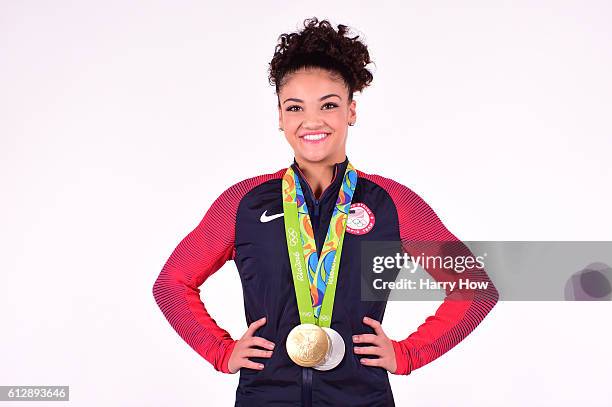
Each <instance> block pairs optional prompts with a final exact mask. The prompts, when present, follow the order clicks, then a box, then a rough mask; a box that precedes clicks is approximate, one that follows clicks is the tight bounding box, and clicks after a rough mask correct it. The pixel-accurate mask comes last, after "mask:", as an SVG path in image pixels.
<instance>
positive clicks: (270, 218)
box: [259, 209, 285, 223]
mask: <svg viewBox="0 0 612 407" xmlns="http://www.w3.org/2000/svg"><path fill="white" fill-rule="evenodd" d="M266 212H268V210H267V209H266V210H265V211H264V213H262V214H261V217H260V218H259V220H260V221H261V222H262V223H265V222H270V221H271V220H274V219H276V218H280V217H281V216H283V215H284V214H285V213H284V212H281V213H277V214H276V215H271V216H268V215H266Z"/></svg>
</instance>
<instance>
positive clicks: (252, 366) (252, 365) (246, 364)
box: [241, 359, 264, 370]
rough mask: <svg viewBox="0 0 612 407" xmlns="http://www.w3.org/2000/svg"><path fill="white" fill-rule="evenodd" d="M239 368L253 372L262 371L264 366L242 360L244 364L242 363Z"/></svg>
mask: <svg viewBox="0 0 612 407" xmlns="http://www.w3.org/2000/svg"><path fill="white" fill-rule="evenodd" d="M241 367H246V368H249V369H254V370H263V368H264V365H262V364H261V363H255V362H253V361H251V360H248V359H244V362H243V363H242V366H241Z"/></svg>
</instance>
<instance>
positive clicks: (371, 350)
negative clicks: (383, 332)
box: [353, 346, 383, 356]
mask: <svg viewBox="0 0 612 407" xmlns="http://www.w3.org/2000/svg"><path fill="white" fill-rule="evenodd" d="M353 349H354V351H355V353H359V354H361V355H378V356H381V355H382V354H383V349H382V348H381V347H379V346H359V347H355V348H353Z"/></svg>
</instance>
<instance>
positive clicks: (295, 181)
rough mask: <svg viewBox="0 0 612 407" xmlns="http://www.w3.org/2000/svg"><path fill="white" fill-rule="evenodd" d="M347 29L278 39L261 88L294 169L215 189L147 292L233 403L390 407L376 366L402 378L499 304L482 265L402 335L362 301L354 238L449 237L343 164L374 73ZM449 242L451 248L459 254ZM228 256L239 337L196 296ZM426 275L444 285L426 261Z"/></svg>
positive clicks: (317, 29)
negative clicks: (272, 98) (238, 296)
mask: <svg viewBox="0 0 612 407" xmlns="http://www.w3.org/2000/svg"><path fill="white" fill-rule="evenodd" d="M348 31H349V30H348V27H347V26H345V25H338V30H335V29H334V28H333V26H332V25H331V24H330V23H329V21H327V20H322V21H320V22H319V21H318V19H316V18H311V19H307V20H305V21H304V29H303V30H302V31H300V32H298V33H288V34H282V35H281V36H280V37H279V42H278V44H277V45H276V49H275V53H274V56H273V58H272V61H271V62H270V76H269V81H270V84H273V85H275V86H276V95H277V105H278V121H279V129H280V130H282V131H284V135H285V138H286V139H287V142H288V143H289V144H290V145H291V147H292V149H293V151H294V159H293V163H292V164H291V165H290V166H287V167H286V168H281V169H279V170H277V171H275V172H271V173H268V174H263V175H257V176H254V177H251V178H248V179H245V180H243V181H240V182H238V183H236V184H234V185H232V186H230V187H229V188H228V189H226V190H225V191H224V192H223V193H222V194H221V195H220V196H219V197H218V198H217V199H216V200H215V201H214V202H213V204H212V206H211V207H210V208H209V210H208V211H207V212H206V214H205V215H204V218H203V219H202V220H201V221H200V222H199V224H198V225H197V226H196V227H195V229H193V230H192V231H191V232H190V233H189V234H188V235H187V236H185V237H184V238H183V240H182V241H181V242H180V243H179V244H178V246H177V247H176V248H175V249H174V251H173V253H172V254H171V255H170V258H169V259H168V260H167V262H166V264H165V265H164V267H163V269H162V271H161V273H160V275H159V277H158V278H157V280H156V282H155V285H154V287H153V294H154V296H155V299H156V301H157V304H158V305H159V307H160V308H161V310H162V312H163V313H164V315H165V316H166V318H167V319H168V321H169V322H170V324H171V325H172V327H173V328H174V329H175V330H176V331H177V332H178V334H179V335H180V336H181V337H182V338H183V339H184V340H185V341H186V342H187V343H188V344H189V345H190V346H191V347H192V348H193V349H194V350H195V351H196V352H198V353H199V354H200V355H201V356H202V357H204V358H205V359H206V360H207V361H209V362H210V363H211V364H212V365H213V366H214V368H215V369H216V370H218V371H220V372H224V373H237V372H240V380H239V382H238V387H237V389H236V405H237V406H238V405H240V406H263V405H302V406H323V405H350V406H364V407H365V406H368V407H370V406H394V405H395V402H394V398H393V393H392V391H391V386H390V383H389V378H388V372H390V373H393V374H397V375H407V374H410V373H411V372H412V371H414V370H415V369H417V368H419V367H421V366H423V365H425V364H427V363H429V362H431V361H433V360H434V359H436V358H438V357H439V356H440V355H442V354H444V353H445V352H447V351H448V350H449V349H451V348H452V347H454V346H455V345H456V344H457V343H459V342H460V341H461V340H463V338H465V337H466V336H467V335H468V334H469V333H470V332H471V331H472V330H473V329H474V328H475V327H476V326H477V325H478V324H479V323H480V322H481V321H482V319H483V318H484V317H485V316H486V315H487V313H488V312H489V311H490V310H491V308H493V306H494V305H495V303H496V302H497V299H498V293H497V290H496V289H495V287H494V286H493V284H492V283H491V282H490V280H489V278H488V276H487V275H486V273H485V272H484V270H483V269H482V268H473V269H470V270H468V271H466V272H464V273H463V277H465V278H469V279H470V280H473V281H480V282H487V283H488V284H486V288H485V289H478V290H477V289H474V288H472V289H465V290H461V292H459V290H455V289H452V290H450V292H448V290H447V293H448V295H447V298H446V300H445V301H444V302H443V303H442V304H441V305H440V306H439V308H438V310H437V311H436V313H435V315H432V316H429V317H427V318H426V319H425V322H424V323H423V324H421V325H420V326H419V327H418V328H417V330H416V331H414V332H413V333H411V334H410V335H409V336H407V337H406V338H405V339H402V340H393V339H390V338H389V337H387V335H386V334H385V332H384V330H383V328H382V320H383V316H384V312H385V307H386V302H387V301H386V299H384V300H381V301H362V300H361V298H360V292H361V291H360V289H361V281H362V279H361V277H362V276H361V273H360V269H361V264H360V259H361V249H362V243H363V242H364V241H368V240H372V241H396V242H400V241H401V243H402V248H403V249H404V250H406V251H407V248H408V244H409V242H413V241H421V240H426V241H427V240H433V241H440V242H448V241H453V242H457V241H458V239H457V238H456V237H455V236H454V235H453V234H452V233H450V232H449V231H448V229H447V228H446V227H445V226H444V224H443V223H442V222H441V221H440V219H439V218H438V216H437V215H436V214H435V213H434V212H433V210H432V209H431V207H430V206H429V205H428V204H427V203H425V202H424V201H423V200H422V199H421V198H420V196H418V195H417V194H416V193H415V192H413V191H412V190H411V189H410V188H408V187H406V186H404V185H402V184H400V183H398V182H396V181H394V180H391V179H389V178H385V177H382V176H380V175H375V174H368V173H365V172H362V171H359V170H357V169H356V168H355V167H354V166H353V165H352V163H351V162H349V159H348V156H347V155H346V140H347V137H348V126H351V125H353V124H355V121H356V119H357V113H356V107H357V106H356V102H355V100H353V93H354V92H360V91H362V90H363V89H364V88H365V87H366V86H368V85H369V84H370V83H371V81H372V79H373V77H372V73H371V72H370V71H369V70H368V69H367V68H366V66H367V65H368V64H370V63H371V61H370V57H369V53H368V50H367V47H366V45H365V44H364V43H363V42H361V41H359V39H358V36H354V37H348V36H346V34H347V33H348ZM280 218H282V221H281V220H280ZM277 219H279V220H277ZM281 222H282V223H283V225H281ZM348 225H350V227H349V226H348ZM455 247H456V246H455ZM461 247H462V248H463V249H461V250H457V251H456V252H455V253H453V254H454V255H471V253H470V252H469V250H468V249H467V247H465V245H462V246H461ZM342 254H344V255H342ZM431 254H435V253H431ZM228 260H233V261H234V262H235V264H236V267H237V269H238V272H239V275H240V279H241V283H242V288H243V295H244V306H245V315H246V322H247V325H248V328H247V330H246V332H245V333H244V334H243V335H242V336H241V338H240V339H238V340H235V339H233V338H232V337H231V335H230V334H229V333H228V332H227V331H226V330H224V329H223V328H221V327H220V326H219V325H218V324H217V323H216V322H215V320H214V319H213V318H212V317H211V316H210V315H209V314H208V312H207V311H206V308H205V306H204V303H203V302H202V300H201V298H200V295H199V292H200V291H199V288H198V287H199V286H201V285H202V284H203V283H204V281H205V280H206V279H207V278H208V277H209V276H210V275H211V274H213V273H214V272H216V271H217V270H218V269H220V268H221V266H222V265H223V264H224V263H225V262H226V261H228ZM427 272H428V273H429V274H430V275H431V276H432V277H434V278H435V279H436V280H439V281H441V280H443V279H444V278H445V276H444V270H441V269H440V268H438V267H435V266H434V267H430V268H427ZM305 277H307V278H305ZM456 298H460V300H457V301H451V300H453V299H456ZM359 345H367V346H359Z"/></svg>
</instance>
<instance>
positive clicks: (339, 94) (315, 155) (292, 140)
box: [278, 68, 356, 164]
mask: <svg viewBox="0 0 612 407" xmlns="http://www.w3.org/2000/svg"><path fill="white" fill-rule="evenodd" d="M278 96H279V100H280V108H279V111H278V113H279V127H281V128H282V129H283V131H284V133H285V138H286V139H287V141H288V142H289V144H290V145H291V147H292V148H293V151H294V153H295V157H296V160H298V162H299V161H302V162H311V163H326V164H333V163H337V162H341V161H344V158H345V156H346V136H347V130H348V123H349V122H351V123H354V122H355V119H356V113H355V106H356V102H355V101H354V100H353V101H351V102H350V103H349V102H348V89H347V87H346V85H345V84H344V82H343V81H342V79H340V78H338V77H332V76H330V74H329V72H328V71H326V70H323V69H319V68H309V69H302V70H299V71H297V72H295V73H293V74H291V76H290V77H288V80H287V82H286V83H285V85H283V86H282V87H281V89H280V92H279V95H278Z"/></svg>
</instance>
